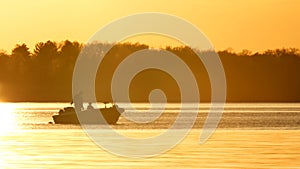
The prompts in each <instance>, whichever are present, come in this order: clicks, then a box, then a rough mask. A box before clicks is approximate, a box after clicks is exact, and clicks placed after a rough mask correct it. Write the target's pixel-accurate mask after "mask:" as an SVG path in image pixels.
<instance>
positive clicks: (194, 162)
mask: <svg viewBox="0 0 300 169" xmlns="http://www.w3.org/2000/svg"><path fill="white" fill-rule="evenodd" d="M65 106H69V104H68V103H2V104H0V108H1V109H0V110H1V111H0V113H1V119H0V168H300V142H299V140H300V130H299V129H300V104H299V103H276V104H273V103H259V104H254V103H239V104H233V103H230V104H227V105H226V108H225V112H224V114H223V117H222V120H221V122H220V124H219V128H218V129H217V130H216V132H215V133H214V135H213V136H212V137H211V138H210V139H209V140H208V141H207V142H206V143H205V144H199V136H200V134H201V131H202V130H201V128H202V125H203V123H204V121H205V118H206V116H207V112H208V110H209V104H201V105H200V112H199V114H198V117H197V120H196V123H195V125H194V128H193V129H192V131H191V132H190V133H189V134H188V136H187V137H186V138H185V139H184V140H183V141H182V142H181V143H180V144H178V145H177V146H176V147H174V148H173V149H171V150H169V151H167V152H166V153H163V154H160V155H158V156H155V157H151V158H126V157H120V156H115V155H113V154H111V153H109V152H107V151H105V150H102V149H101V148H99V147H98V146H97V145H96V144H94V143H93V142H92V141H91V140H90V139H89V137H88V136H87V135H86V134H85V133H84V131H83V130H82V129H81V127H80V126H77V125H58V124H48V122H50V121H52V118H51V117H52V115H53V114H56V113H57V111H58V110H59V108H62V107H65ZM98 106H99V107H101V106H102V105H98ZM122 106H123V107H125V110H126V111H125V113H126V114H125V115H126V116H127V117H130V116H138V117H140V118H145V114H143V113H140V114H139V113H134V112H133V111H132V109H131V108H130V107H129V106H128V105H125V104H123V105H122ZM135 106H136V107H137V108H138V109H139V110H144V111H145V112H147V113H153V114H155V113H159V112H161V111H162V109H161V108H160V106H159V105H157V106H156V109H154V110H152V111H147V109H148V107H147V106H148V105H146V104H136V105H135ZM194 107H195V106H193V104H190V105H189V106H187V107H186V108H185V109H184V110H183V112H184V113H192V112H194V111H196V110H195V108H194ZM178 111H179V105H178V104H169V105H167V106H166V108H165V109H164V111H163V114H161V115H160V118H158V119H156V120H155V121H154V122H151V123H147V124H135V123H134V122H132V121H130V120H128V119H126V118H125V117H121V118H120V120H119V122H118V124H117V125H114V126H113V128H114V129H115V130H116V131H117V132H119V133H121V134H123V135H125V136H128V137H134V138H144V137H151V136H156V135H158V134H160V133H162V132H164V131H165V130H166V129H167V128H169V127H170V126H171V125H172V123H173V122H174V120H175V119H176V117H177V113H178ZM182 126H184V123H183V124H182ZM96 127H97V128H100V129H101V126H96ZM117 142H119V140H115V143H117ZM111 144H114V142H112V143H111ZM159 144H160V143H153V146H159ZM128 151H135V147H134V146H133V147H128Z"/></svg>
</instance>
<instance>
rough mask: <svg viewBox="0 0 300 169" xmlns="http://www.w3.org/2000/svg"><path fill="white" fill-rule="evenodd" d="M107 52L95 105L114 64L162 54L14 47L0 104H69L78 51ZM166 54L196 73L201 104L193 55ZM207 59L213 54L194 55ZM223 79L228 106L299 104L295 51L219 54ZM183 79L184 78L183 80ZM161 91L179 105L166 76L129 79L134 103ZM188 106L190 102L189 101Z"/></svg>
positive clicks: (106, 92)
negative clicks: (136, 55)
mask: <svg viewBox="0 0 300 169" xmlns="http://www.w3.org/2000/svg"><path fill="white" fill-rule="evenodd" d="M108 48H111V49H110V50H109V52H108V53H107V55H106V56H105V58H104V60H103V61H102V63H101V64H100V66H99V69H98V73H97V77H96V85H95V86H96V91H95V92H96V95H97V99H98V100H99V101H110V100H111V89H110V84H111V79H112V75H113V74H114V71H115V70H116V68H117V67H118V65H119V64H120V63H121V62H122V61H123V60H124V58H126V57H127V56H128V55H130V54H132V53H134V52H136V51H139V50H141V49H149V51H150V53H151V54H154V55H160V52H161V51H162V50H156V49H150V48H149V46H147V45H145V44H139V43H119V44H109V43H100V42H99V43H91V44H82V43H79V42H76V41H74V42H71V41H68V40H66V41H63V42H60V43H58V42H54V41H47V42H39V43H37V44H36V45H35V48H34V50H33V51H30V50H29V48H28V46H27V45H26V44H17V45H16V46H15V47H14V48H13V49H12V51H11V54H7V53H5V52H0V99H1V100H4V101H70V100H71V99H72V76H73V69H74V66H75V63H76V60H77V57H78V55H79V54H80V52H85V55H86V56H87V57H91V58H93V57H97V55H98V54H101V53H103V52H105V51H106V50H107V49H108ZM164 50H167V51H169V52H172V53H174V54H176V55H177V56H178V57H180V58H181V59H182V60H183V61H184V62H185V63H186V64H187V65H189V67H190V69H191V70H192V72H193V73H194V76H195V77H196V80H197V82H198V84H199V91H200V96H201V100H202V101H209V100H210V95H211V88H210V81H209V77H208V74H207V71H206V69H205V67H204V65H203V64H202V62H201V60H199V58H198V57H197V55H196V54H195V52H194V51H193V50H192V49H191V48H190V47H187V46H182V47H166V48H164ZM196 52H198V54H199V53H200V54H203V55H209V52H211V51H198V50H196ZM218 54H219V56H220V59H221V61H222V64H223V67H224V71H225V74H226V79H227V101H231V102H246V101H249V102H253V101H265V102H273V101H278V102H279V101H290V102H296V101H300V78H299V77H300V76H299V75H300V52H299V50H298V49H294V48H290V49H276V50H267V51H265V52H261V53H251V52H250V51H247V50H244V51H242V52H240V53H236V52H233V51H230V50H224V51H219V52H218ZM149 57H151V56H149ZM183 76H184V75H183ZM155 88H160V89H162V90H163V91H165V94H166V96H167V98H168V101H170V102H177V101H180V91H179V86H178V84H176V81H174V79H173V78H172V77H171V76H170V75H168V74H166V73H165V72H162V71H158V70H155V69H152V70H145V71H143V72H141V73H139V74H137V76H136V77H135V78H134V79H133V80H132V83H131V85H130V89H129V91H128V92H129V93H130V98H131V99H132V101H135V102H145V101H148V95H149V93H150V91H151V90H153V89H155ZM191 101H192V100H191Z"/></svg>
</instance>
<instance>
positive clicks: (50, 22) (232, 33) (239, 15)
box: [0, 0, 300, 51]
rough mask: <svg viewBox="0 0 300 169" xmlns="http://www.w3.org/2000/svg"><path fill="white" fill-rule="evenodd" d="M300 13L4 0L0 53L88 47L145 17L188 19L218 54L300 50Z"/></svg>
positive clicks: (215, 2) (132, 2)
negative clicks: (119, 25)
mask: <svg viewBox="0 0 300 169" xmlns="http://www.w3.org/2000/svg"><path fill="white" fill-rule="evenodd" d="M299 9H300V0H205V1H201V0H184V1H182V0H178V1H176V0H163V1H158V0H157V1H141V0H107V1H104V0H86V1H83V0H80V1H79V0H41V1H39V0H1V1H0V15H1V17H0V23H1V26H0V49H4V50H6V51H10V50H11V49H12V48H13V47H14V45H15V44H17V43H26V44H28V45H29V46H30V47H31V48H33V45H34V44H35V43H37V42H40V41H46V40H55V41H63V40H66V39H69V40H77V41H80V42H86V41H87V40H88V39H89V37H91V36H92V35H93V33H95V32H96V31H97V30H98V29H100V28H101V27H102V26H104V25H106V24H108V23H109V22H111V21H113V20H115V19H118V18H120V17H124V16H126V15H130V14H134V13H140V12H164V13H169V14H172V15H177V16H179V17H181V18H184V19H186V20H187V21H189V22H191V23H192V24H194V25H196V26H197V27H198V28H200V29H201V30H202V31H203V32H204V33H205V34H206V35H207V36H208V38H209V39H210V40H211V42H212V43H213V45H214V46H215V48H216V49H217V50H222V49H226V48H228V47H231V48H233V49H234V50H237V51H239V50H242V49H249V50H253V51H261V50H265V49H274V48H282V47H296V48H300V10H299ZM153 41H155V40H153ZM156 43H157V42H155V44H156ZM162 45H164V44H162Z"/></svg>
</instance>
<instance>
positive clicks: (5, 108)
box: [0, 102, 17, 135]
mask: <svg viewBox="0 0 300 169" xmlns="http://www.w3.org/2000/svg"><path fill="white" fill-rule="evenodd" d="M14 111H15V105H14V104H13V103H1V102H0V135H1V134H3V133H5V132H8V131H12V130H14V129H16V127H17V124H16V119H15V114H14Z"/></svg>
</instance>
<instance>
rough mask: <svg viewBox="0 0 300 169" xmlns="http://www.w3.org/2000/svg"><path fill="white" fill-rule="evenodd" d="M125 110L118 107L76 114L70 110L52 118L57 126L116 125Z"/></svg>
mask: <svg viewBox="0 0 300 169" xmlns="http://www.w3.org/2000/svg"><path fill="white" fill-rule="evenodd" d="M123 112H124V109H122V108H119V107H117V106H113V107H110V108H103V109H92V110H85V111H80V112H77V113H76V112H75V110H74V109H72V108H69V109H68V110H67V111H62V110H60V112H59V115H54V116H52V118H53V121H54V123H55V124H116V123H117V121H118V120H119V117H120V115H121V113H123Z"/></svg>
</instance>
